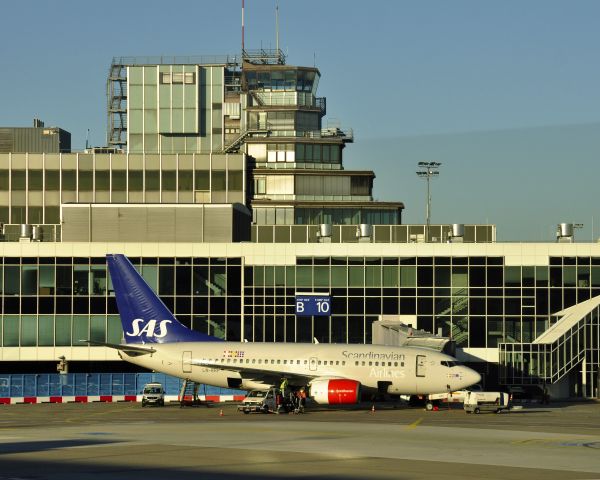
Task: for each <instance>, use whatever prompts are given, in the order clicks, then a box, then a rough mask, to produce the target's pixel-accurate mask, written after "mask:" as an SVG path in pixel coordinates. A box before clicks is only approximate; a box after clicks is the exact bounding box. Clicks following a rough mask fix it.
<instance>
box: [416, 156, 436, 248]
mask: <svg viewBox="0 0 600 480" xmlns="http://www.w3.org/2000/svg"><path fill="white" fill-rule="evenodd" d="M441 165H442V164H441V163H439V162H419V163H417V167H419V168H420V169H421V170H419V171H418V172H417V176H418V177H419V178H425V179H426V180H427V222H426V224H425V241H426V242H429V226H430V223H431V186H430V180H431V177H437V176H438V175H439V174H440V172H439V171H438V169H439V168H440V166H441Z"/></svg>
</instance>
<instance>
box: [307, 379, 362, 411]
mask: <svg viewBox="0 0 600 480" xmlns="http://www.w3.org/2000/svg"><path fill="white" fill-rule="evenodd" d="M310 396H311V397H312V398H313V400H314V401H315V402H317V403H320V404H321V405H342V404H346V405H347V404H354V403H358V402H359V400H360V382H357V381H356V380H346V379H345V378H332V379H319V380H313V381H312V382H311V384H310Z"/></svg>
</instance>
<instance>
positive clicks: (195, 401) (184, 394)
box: [179, 378, 202, 407]
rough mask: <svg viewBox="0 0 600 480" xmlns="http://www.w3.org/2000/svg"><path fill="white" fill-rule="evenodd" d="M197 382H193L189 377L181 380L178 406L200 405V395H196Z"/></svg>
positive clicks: (198, 385)
mask: <svg viewBox="0 0 600 480" xmlns="http://www.w3.org/2000/svg"><path fill="white" fill-rule="evenodd" d="M199 387H200V384H199V383H196V382H193V381H192V380H190V379H189V378H186V379H184V380H183V383H182V384H181V390H180V391H179V406H180V407H186V406H195V405H200V404H201V403H202V402H201V401H200V397H199V396H198V389H199Z"/></svg>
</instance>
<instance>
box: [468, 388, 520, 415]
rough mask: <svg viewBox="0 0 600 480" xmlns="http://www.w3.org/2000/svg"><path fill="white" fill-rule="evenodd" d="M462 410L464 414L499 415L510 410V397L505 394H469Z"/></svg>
mask: <svg viewBox="0 0 600 480" xmlns="http://www.w3.org/2000/svg"><path fill="white" fill-rule="evenodd" d="M463 408H464V409H465V412H466V413H481V412H496V413H500V412H501V411H502V410H508V409H509V408H510V395H509V394H508V393H506V392H469V393H467V396H466V397H465V402H464V405H463Z"/></svg>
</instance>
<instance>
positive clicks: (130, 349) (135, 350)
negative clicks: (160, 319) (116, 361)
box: [82, 340, 156, 355]
mask: <svg viewBox="0 0 600 480" xmlns="http://www.w3.org/2000/svg"><path fill="white" fill-rule="evenodd" d="M82 341H83V342H85V343H89V344H90V345H92V346H95V347H108V348H114V349H115V350H119V351H122V352H126V353H129V354H133V355H146V354H148V353H154V352H156V350H155V349H154V348H152V347H146V346H142V345H139V344H136V345H127V344H125V345H123V344H119V343H106V342H95V341H93V340H82Z"/></svg>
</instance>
